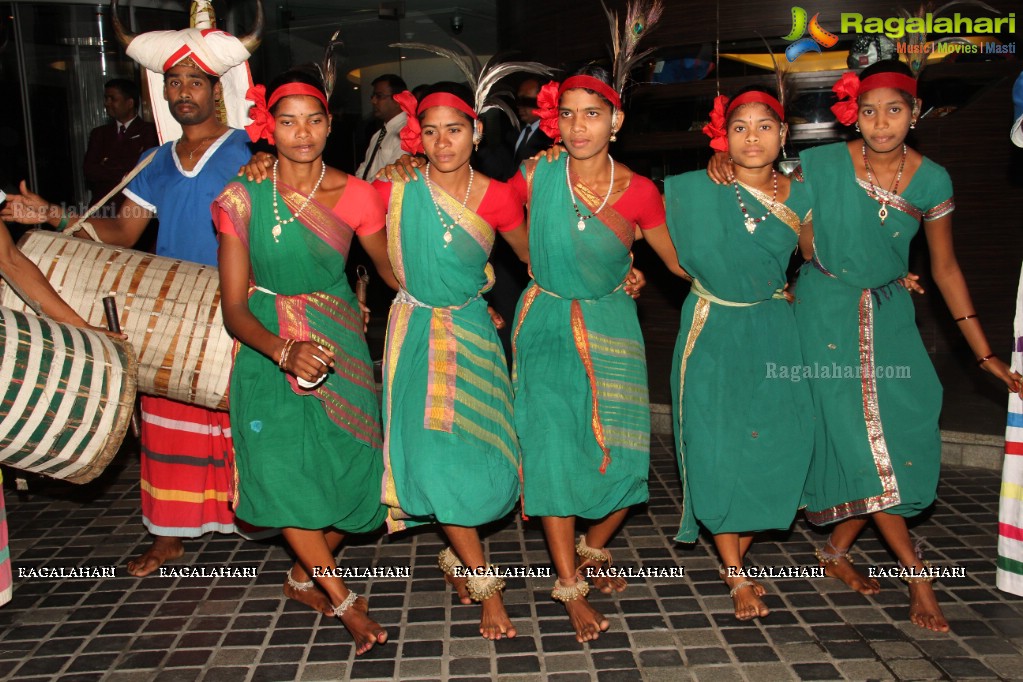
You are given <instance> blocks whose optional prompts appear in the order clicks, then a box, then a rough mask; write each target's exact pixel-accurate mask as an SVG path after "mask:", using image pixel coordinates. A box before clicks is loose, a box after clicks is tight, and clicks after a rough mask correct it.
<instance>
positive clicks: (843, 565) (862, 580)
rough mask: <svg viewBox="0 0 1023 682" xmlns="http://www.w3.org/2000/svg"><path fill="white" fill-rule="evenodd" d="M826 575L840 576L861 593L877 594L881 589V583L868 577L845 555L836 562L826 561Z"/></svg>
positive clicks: (840, 578) (839, 577)
mask: <svg viewBox="0 0 1023 682" xmlns="http://www.w3.org/2000/svg"><path fill="white" fill-rule="evenodd" d="M824 575H827V576H831V577H832V578H838V579H839V580H841V581H842V582H844V583H845V584H846V585H848V586H849V587H851V588H852V589H854V590H856V591H857V592H859V593H860V594H877V593H878V592H880V591H881V583H879V582H877V580H875V579H874V578H868V577H867V576H866V575H864V574H863V573H862V572H861V571H860V570H859V569H858V568H856V566H854V565H853V564H852V563H851V562H850V561H849V560H848V559H847V558H845V557H844V556H843V557H842V558H840V559H839V560H838V561H837V562H836V563H825V564H824Z"/></svg>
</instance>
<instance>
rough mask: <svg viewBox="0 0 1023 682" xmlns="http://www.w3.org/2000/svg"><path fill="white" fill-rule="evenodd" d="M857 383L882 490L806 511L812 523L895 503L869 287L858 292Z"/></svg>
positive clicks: (896, 493) (897, 500)
mask: <svg viewBox="0 0 1023 682" xmlns="http://www.w3.org/2000/svg"><path fill="white" fill-rule="evenodd" d="M859 350H860V386H861V390H862V394H863V421H864V423H865V424H866V427H867V441H868V442H869V444H870V451H871V453H872V454H873V458H874V466H875V468H876V469H877V476H878V479H879V480H880V483H881V493H880V494H879V495H874V496H872V497H867V498H864V499H861V500H852V501H850V502H844V503H842V504H839V505H836V506H834V507H829V508H827V509H822V510H821V511H810V510H809V509H808V510H807V512H806V515H807V518H809V519H810V522H811V523H814V524H816V525H824V524H828V523H834V522H836V521H842V520H843V519H847V518H849V517H851V516H861V515H863V514H871V513H873V512H878V511H882V510H884V509H888V508H889V507H894V506H896V505H898V504H899V503H900V502H901V501H902V498H901V496H900V495H899V484H898V481H897V480H896V479H895V471H894V470H893V469H892V460H891V455H890V454H889V452H888V443H887V441H886V440H885V437H884V428H883V426H882V424H881V411H880V409H879V406H878V400H877V377H876V375H875V372H874V297H873V294H872V293H871V291H870V289H864V290H863V293H862V294H860V349H859Z"/></svg>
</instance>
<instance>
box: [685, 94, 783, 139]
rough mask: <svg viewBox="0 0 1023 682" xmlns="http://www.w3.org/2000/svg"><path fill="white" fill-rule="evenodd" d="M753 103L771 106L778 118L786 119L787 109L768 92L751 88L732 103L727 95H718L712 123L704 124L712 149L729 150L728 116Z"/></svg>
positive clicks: (705, 133)
mask: <svg viewBox="0 0 1023 682" xmlns="http://www.w3.org/2000/svg"><path fill="white" fill-rule="evenodd" d="M753 103H757V104H765V105H767V106H769V107H770V108H771V109H772V110H773V111H774V113H776V114H778V118H780V119H781V120H782V121H784V120H785V110H784V109H782V106H781V102H779V101H778V100H777V99H775V98H774V97H772V96H771V95H768V94H767V93H766V92H760V91H759V90H750V91H748V92H744V93H742V94H741V95H739V96H738V97H736V98H735V99H733V100H732V101H731V102H730V103H729V101H728V98H727V97H725V96H724V95H718V96H717V97H715V98H714V108H713V109H711V112H710V123H708V124H707V125H705V126H703V134H704V135H706V136H707V137H709V138H710V148H711V149H714V150H716V151H719V152H727V151H728V130H727V129H726V126H727V124H728V117H729V116H730V115H731V113H732V112H733V111H735V109H737V108H738V107H741V106H742V105H743V104H753Z"/></svg>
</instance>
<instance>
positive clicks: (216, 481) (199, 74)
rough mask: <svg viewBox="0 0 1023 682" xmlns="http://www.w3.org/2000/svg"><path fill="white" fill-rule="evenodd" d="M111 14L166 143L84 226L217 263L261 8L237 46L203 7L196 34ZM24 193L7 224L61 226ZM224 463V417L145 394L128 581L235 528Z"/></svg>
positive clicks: (245, 154) (202, 2)
mask: <svg viewBox="0 0 1023 682" xmlns="http://www.w3.org/2000/svg"><path fill="white" fill-rule="evenodd" d="M111 7H112V9H113V20H114V28H115V31H116V32H117V35H118V38H119V39H120V40H121V42H122V44H124V46H125V48H126V51H127V53H128V56H130V57H131V58H132V59H134V60H135V61H137V62H138V63H140V64H141V65H143V66H145V67H146V69H147V72H148V73H147V76H148V78H149V83H150V89H149V90H150V93H151V94H155V93H156V92H159V90H158V89H157V87H160V88H162V91H163V97H162V99H161V98H159V97H156V96H152V97H151V100H152V105H153V109H154V112H155V118H156V125H157V130H158V132H159V134H160V138H161V141H162V142H164V144H163V145H162V146H161V147H160V148H159V149H158V151H157V152H156V154H155V156H154V157H153V158H152V161H151V162H150V163H149V164H148V165H147V166H146V167H145V168H143V169H142V171H141V172H139V173H138V175H137V176H135V178H134V179H132V180H131V182H130V183H129V184H128V186H127V187H126V188H125V189H124V195H125V197H126V199H125V201H124V204H123V205H122V207H121V209H120V211H119V212H118V215H117V217H116V218H106V219H99V218H92V219H90V221H89V222H90V223H91V225H92V226H93V228H94V229H95V231H96V234H97V235H98V237H99V239H100V240H102V241H103V242H106V243H108V244H115V245H118V246H125V247H130V246H133V245H134V244H135V243H136V242H137V241H138V239H139V238H140V237H141V235H142V232H143V231H144V230H145V228H146V226H147V225H148V224H149V221H150V220H151V219H152V218H153V217H155V216H159V218H160V230H159V234H158V237H157V242H156V252H157V254H158V255H161V256H167V257H170V258H178V259H182V260H189V261H194V262H199V263H205V264H208V265H210V266H216V264H217V240H216V233H215V231H214V227H213V224H212V221H211V219H210V208H209V207H210V204H211V203H212V201H213V199H214V198H216V196H217V195H218V194H219V193H220V191H221V190H222V189H223V188H224V186H225V185H226V184H227V182H228V181H229V180H230V179H231V178H232V177H234V175H235V173H236V172H237V170H238V167H239V166H241V165H242V164H244V163H245V162H246V161H247V160H248V159H249V157H250V155H251V152H250V150H249V147H248V136H247V135H246V133H245V131H244V130H239V128H242V127H243V126H244V125H245V124H246V123H247V121H248V116H247V112H248V108H249V104H248V102H245V101H244V93H245V92H246V91H247V89H248V87H249V86H250V85H251V83H252V81H251V77H250V76H249V71H248V65H247V64H246V60H247V59H248V58H249V56H250V54H251V52H252V51H253V50H255V48H256V46H257V45H258V44H259V34H260V33H261V31H262V26H263V12H262V7H261V6H259V4H258V3H257V8H258V9H257V17H256V27H255V28H254V30H253V32H252V34H250V35H249V36H247V37H244V38H236V37H235V36H232V35H230V34H228V33H225V32H223V31H219V30H217V29H215V28H212V26H214V22H213V9H212V6H211V5H210V4H209V2H208V1H207V0H199V1H197V2H193V4H192V9H191V12H192V23H193V28H188V29H183V30H180V31H154V32H150V33H145V34H142V35H138V36H133V35H131V34H128V33H126V32H125V30H124V28H123V26H122V25H121V23H120V21H119V20H118V18H117V0H112V4H111ZM161 80H162V82H161ZM218 114H219V115H218ZM229 126H231V127H229ZM21 189H22V194H21V196H18V197H11V201H10V203H9V206H8V207H7V208H6V209H5V210H4V213H3V217H4V218H5V219H15V220H18V221H19V222H23V223H32V222H38V221H39V219H40V218H41V217H43V216H45V218H46V219H47V221H48V222H49V223H50V224H52V225H55V226H58V227H60V228H63V227H64V225H65V224H66V223H67V222H68V219H69V216H67V215H65V214H63V213H62V212H61V211H60V210H59V209H57V208H55V207H53V206H51V205H50V204H48V203H47V202H46V201H44V200H43V199H42V198H41V197H39V196H38V195H35V194H32V193H30V192H28V191H27V189H26V188H25V185H24V182H23V183H22V188H21ZM79 234H81V233H79ZM140 341H141V340H140ZM223 360H224V361H226V360H227V359H226V358H223ZM232 458H233V447H232V444H231V431H230V421H229V418H228V414H227V412H215V411H211V410H207V409H204V408H200V407H196V406H193V405H185V404H183V403H178V402H174V401H171V400H166V399H163V398H155V397H143V399H142V516H143V522H144V523H145V525H146V528H147V529H148V530H149V531H150V532H151V533H152V534H153V535H154V536H155V540H154V542H153V544H152V545H151V546H150V547H149V548H148V549H147V550H146V551H145V552H144V553H143V554H142V555H141V556H139V557H137V558H135V559H134V560H132V561H130V562H128V570H129V571H130V572H131V573H132V575H135V576H140V577H141V576H145V575H148V574H150V573H152V572H153V571H155V570H157V569H158V568H159V567H160V566H161V565H162V564H163V563H164V562H165V561H167V560H170V559H175V558H177V557H180V556H181V555H182V554H183V553H184V545H183V543H182V538H186V537H199V536H201V535H203V534H205V533H208V532H210V531H219V532H222V533H231V532H234V531H235V530H236V525H235V518H234V513H233V511H232V510H231V508H230V507H229V506H228V501H229V491H230V489H231V484H232V471H233V467H232V461H231V460H232Z"/></svg>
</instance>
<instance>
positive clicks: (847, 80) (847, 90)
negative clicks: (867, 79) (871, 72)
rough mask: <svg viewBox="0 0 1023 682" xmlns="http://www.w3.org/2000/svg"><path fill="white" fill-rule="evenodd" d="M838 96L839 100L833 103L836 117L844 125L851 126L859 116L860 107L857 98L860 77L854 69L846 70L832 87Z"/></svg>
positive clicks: (832, 108) (833, 111)
mask: <svg viewBox="0 0 1023 682" xmlns="http://www.w3.org/2000/svg"><path fill="white" fill-rule="evenodd" d="M831 91H832V92H833V93H835V95H836V96H837V97H838V102H836V103H835V104H832V105H831V112H832V113H833V114H835V119H836V120H837V121H838V122H839V123H841V124H842V125H844V126H851V125H852V124H853V123H855V122H856V117H857V116H859V113H860V107H859V104H858V103H857V101H856V98H857V97H859V94H860V78H859V76H857V75H856V74H855V73H853V72H852V71H846V72H845V73H843V74H842V77H841V78H839V79H838V81H837V82H836V83H835V84H834V85H833V86H832V87H831Z"/></svg>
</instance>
